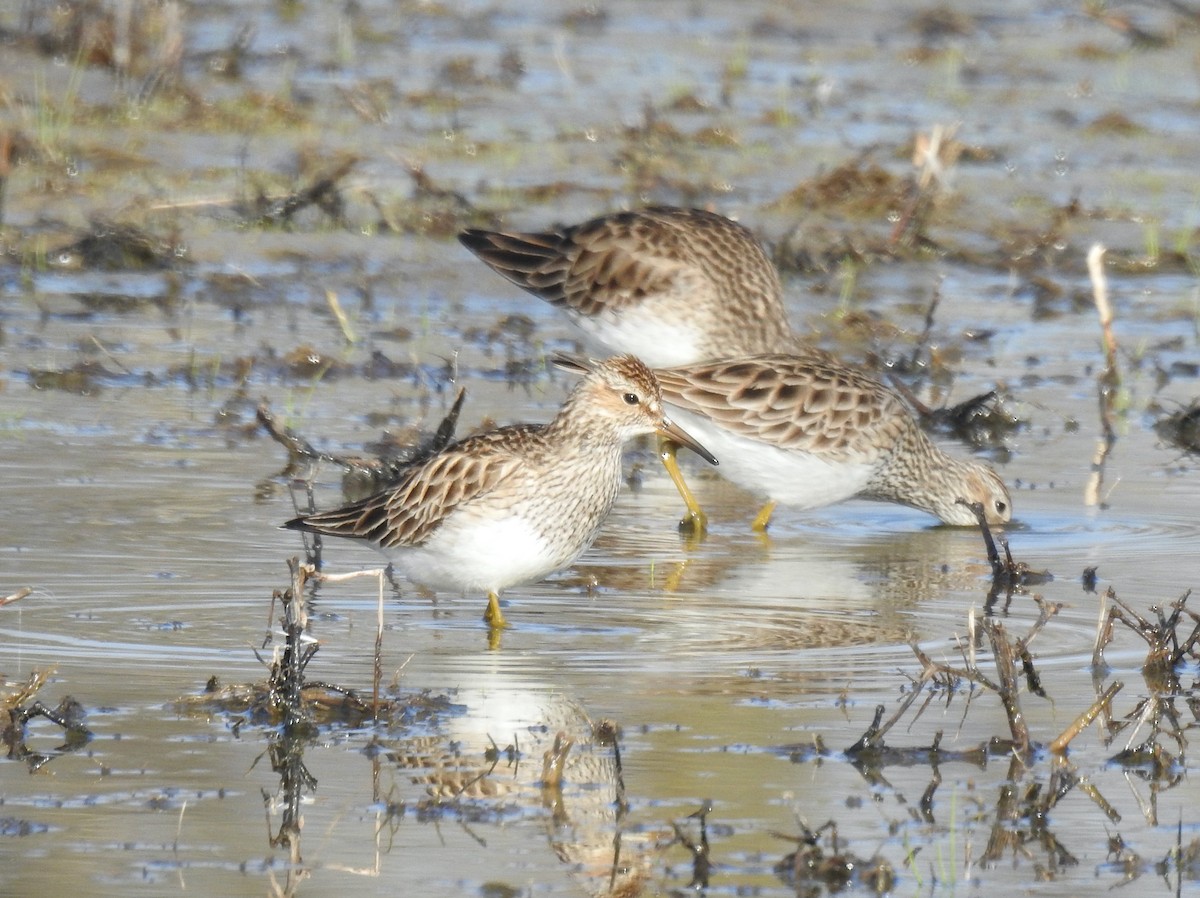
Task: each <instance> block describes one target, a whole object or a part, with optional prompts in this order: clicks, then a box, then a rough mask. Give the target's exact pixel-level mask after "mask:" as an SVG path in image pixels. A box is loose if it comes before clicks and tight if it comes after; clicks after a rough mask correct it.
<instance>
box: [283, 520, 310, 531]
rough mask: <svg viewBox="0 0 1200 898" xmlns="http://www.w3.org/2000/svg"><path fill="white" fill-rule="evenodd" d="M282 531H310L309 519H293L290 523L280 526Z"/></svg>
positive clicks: (286, 522)
mask: <svg viewBox="0 0 1200 898" xmlns="http://www.w3.org/2000/svg"><path fill="white" fill-rule="evenodd" d="M279 529H280V530H308V529H310V527H309V524H308V519H307V518H292V519H291V520H290V521H285V522H284V523H282V524H280V525H279Z"/></svg>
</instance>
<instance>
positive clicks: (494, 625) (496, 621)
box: [483, 592, 508, 630]
mask: <svg viewBox="0 0 1200 898" xmlns="http://www.w3.org/2000/svg"><path fill="white" fill-rule="evenodd" d="M483 619H484V621H485V622H486V623H487V625H488V626H489V627H490V628H491V629H493V630H503V629H504V628H505V627H507V626H508V621H506V620H505V619H504V612H503V611H501V610H500V597H499V596H498V595H496V594H495V593H494V592H489V593H488V605H487V611H485V612H483Z"/></svg>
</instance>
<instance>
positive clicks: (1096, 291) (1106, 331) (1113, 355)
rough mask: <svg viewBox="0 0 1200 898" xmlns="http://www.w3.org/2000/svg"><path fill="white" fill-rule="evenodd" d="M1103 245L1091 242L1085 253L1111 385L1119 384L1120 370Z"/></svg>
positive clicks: (1107, 374)
mask: <svg viewBox="0 0 1200 898" xmlns="http://www.w3.org/2000/svg"><path fill="white" fill-rule="evenodd" d="M1104 253H1105V249H1104V247H1103V245H1101V244H1099V243H1095V244H1092V248H1091V249H1090V250H1088V254H1087V269H1088V277H1089V279H1090V280H1091V282H1092V299H1093V301H1094V302H1095V304H1096V312H1097V314H1098V315H1099V316H1100V328H1101V330H1102V332H1103V335H1104V361H1105V366H1106V368H1105V376H1106V377H1108V378H1111V379H1112V382H1113V385H1114V386H1118V385H1120V382H1121V380H1120V372H1119V371H1118V370H1117V340H1116V337H1114V336H1113V330H1112V323H1113V313H1112V305H1111V304H1110V303H1109V301H1108V278H1107V277H1105V274H1104Z"/></svg>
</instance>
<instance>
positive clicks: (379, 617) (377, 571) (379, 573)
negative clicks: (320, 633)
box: [314, 567, 387, 720]
mask: <svg viewBox="0 0 1200 898" xmlns="http://www.w3.org/2000/svg"><path fill="white" fill-rule="evenodd" d="M314 576H316V577H317V578H318V579H320V580H321V581H322V582H323V583H345V582H346V581H347V580H357V579H359V578H360V577H374V578H375V579H376V581H377V583H378V584H379V601H378V602H377V603H376V606H375V668H374V677H373V678H372V684H371V716H372V717H373V718H374V719H375V720H378V719H379V691H380V688H381V685H382V683H383V580H384V578H385V577H386V576H387V568H383V567H377V568H371V569H370V570H366V571H351V572H350V573H347V574H315V573H314Z"/></svg>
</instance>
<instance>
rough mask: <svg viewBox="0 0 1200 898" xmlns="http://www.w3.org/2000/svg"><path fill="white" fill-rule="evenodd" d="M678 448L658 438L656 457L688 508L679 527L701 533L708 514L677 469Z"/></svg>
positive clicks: (690, 531)
mask: <svg viewBox="0 0 1200 898" xmlns="http://www.w3.org/2000/svg"><path fill="white" fill-rule="evenodd" d="M678 450H679V446H678V445H677V444H676V443H673V442H671V441H670V440H669V439H667V438H666V437H663V436H660V437H659V438H658V457H659V458H660V459H662V463H663V467H664V468H666V469H667V474H668V475H670V477H671V482H672V483H674V484H675V489H677V490H679V495H680V497H682V499H683V504H684V505H686V506H687V510H688V513H687V516H686V517H685V518H684V519H683V520H682V521H680V522H679V529H680V530H682V531H684V532H685V533H693V534H697V535H698V534H702V533H704V531H705V530H707V529H708V515H706V514H705V513H704V509H702V508H701V507H700V503H699V502H697V501H696V497H695V496H693V495H692V491H691V490H690V489H689V488H688V485H687V483H686V482H685V481H684V479H683V474H682V473H681V472H680V470H679V461H678V460H677V459H676V458H675V453H676V452H677V451H678Z"/></svg>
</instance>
